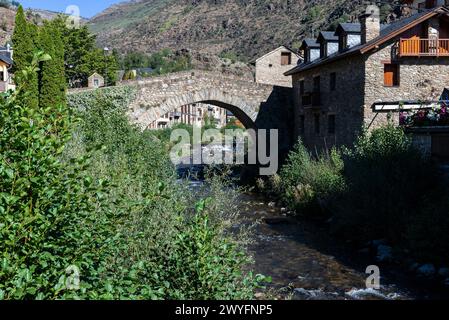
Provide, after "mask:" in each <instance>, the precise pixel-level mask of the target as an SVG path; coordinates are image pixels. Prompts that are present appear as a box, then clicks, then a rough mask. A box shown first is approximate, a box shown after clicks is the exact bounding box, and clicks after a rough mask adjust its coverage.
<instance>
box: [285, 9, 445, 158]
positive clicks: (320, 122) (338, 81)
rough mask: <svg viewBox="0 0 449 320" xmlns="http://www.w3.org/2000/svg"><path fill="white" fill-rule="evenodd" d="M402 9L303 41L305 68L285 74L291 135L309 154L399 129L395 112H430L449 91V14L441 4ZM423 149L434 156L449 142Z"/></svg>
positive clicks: (430, 140) (436, 139)
mask: <svg viewBox="0 0 449 320" xmlns="http://www.w3.org/2000/svg"><path fill="white" fill-rule="evenodd" d="M403 2H404V3H405V4H408V5H410V6H413V7H412V9H413V10H414V14H413V15H412V16H410V17H407V18H403V19H401V20H398V21H395V22H393V23H392V24H389V25H382V24H381V21H380V15H379V10H378V8H377V7H375V6H369V7H368V9H367V12H366V14H363V15H362V16H360V23H341V24H340V25H339V26H338V27H337V29H336V31H335V32H334V34H333V36H332V34H331V33H329V32H321V33H320V35H319V37H318V38H317V39H316V40H313V39H306V40H304V41H303V44H302V46H301V49H302V50H303V51H304V57H305V61H304V63H302V64H301V65H299V66H297V67H295V68H292V69H291V70H289V71H288V72H286V73H285V75H286V76H292V82H293V87H294V100H295V135H296V136H300V137H301V138H302V139H303V142H304V143H305V145H306V146H307V147H309V148H310V149H311V150H323V149H328V148H330V147H332V146H341V145H351V144H353V143H354V141H355V138H356V137H357V135H358V134H359V133H360V132H361V130H362V128H364V127H365V128H368V129H373V128H378V127H380V126H382V125H384V124H386V123H387V122H388V121H390V119H391V120H392V121H394V122H395V123H396V124H399V117H400V116H399V113H400V111H403V110H408V109H414V108H423V107H430V105H431V104H432V103H431V102H432V101H435V100H438V99H439V97H440V96H441V94H442V92H443V90H444V89H445V88H446V87H449V10H448V9H447V8H445V7H442V6H440V5H441V3H440V1H403ZM443 2H445V1H443ZM446 2H447V1H446ZM444 4H445V3H444ZM415 7H416V8H417V9H415ZM336 47H337V48H338V49H336ZM318 53H319V56H318ZM427 102H428V105H426V103H427ZM421 138H422V137H421ZM422 142H423V143H424V144H427V145H426V146H425V147H426V148H434V149H438V146H436V145H437V144H438V145H440V146H441V145H446V146H449V136H447V135H444V134H443V135H431V134H427V136H426V137H424V140H423V141H422ZM439 149H441V147H440V148H439ZM443 149H444V147H443ZM446 149H449V148H446ZM446 152H447V151H446ZM448 155H449V154H448Z"/></svg>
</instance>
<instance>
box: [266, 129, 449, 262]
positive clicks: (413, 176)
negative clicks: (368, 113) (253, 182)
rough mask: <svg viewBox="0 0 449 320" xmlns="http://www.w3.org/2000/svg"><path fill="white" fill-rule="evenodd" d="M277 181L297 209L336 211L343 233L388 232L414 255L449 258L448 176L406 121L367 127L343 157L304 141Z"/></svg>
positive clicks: (380, 235)
mask: <svg viewBox="0 0 449 320" xmlns="http://www.w3.org/2000/svg"><path fill="white" fill-rule="evenodd" d="M261 184H262V185H263V183H261ZM271 188H272V190H273V191H274V192H275V194H277V195H279V196H280V198H281V199H282V201H283V202H284V203H286V205H288V206H289V207H290V208H292V209H295V210H297V212H298V213H299V214H304V213H306V214H314V215H315V213H316V211H317V210H319V212H323V211H324V212H328V213H329V214H332V216H333V219H332V224H331V229H332V231H333V232H334V233H335V234H336V235H338V236H341V237H342V238H344V239H345V240H350V241H352V242H355V243H359V244H364V243H366V242H367V241H370V240H375V239H386V240H387V241H388V242H389V243H390V244H392V245H394V246H395V247H396V248H398V249H403V250H408V252H409V257H410V256H411V257H412V258H414V259H420V260H422V261H423V262H427V261H433V262H447V257H448V253H449V245H448V243H449V235H448V232H447V230H448V228H449V212H448V207H449V196H448V191H449V190H448V187H447V182H445V181H444V179H442V178H441V173H440V172H439V171H438V169H437V167H436V166H435V164H434V163H433V162H432V161H431V160H430V159H428V158H426V157H424V156H423V154H422V153H421V152H420V151H419V150H417V149H415V148H414V147H413V145H412V144H411V140H410V139H409V137H408V136H407V135H406V134H405V133H404V131H403V129H402V128H396V127H394V126H392V125H388V126H386V127H384V128H380V129H377V130H374V131H373V132H371V133H368V132H365V133H363V134H362V135H361V136H360V138H359V139H358V141H357V142H356V143H355V145H354V147H353V148H352V149H349V150H345V152H343V155H342V157H341V156H339V155H338V153H336V152H332V153H331V155H330V156H325V155H324V156H320V158H319V159H318V160H317V159H313V158H311V157H310V155H309V153H308V152H307V150H306V149H305V147H304V146H303V145H302V144H301V143H300V144H299V145H298V146H297V147H296V149H295V150H294V151H293V152H292V153H291V154H290V156H289V159H288V161H287V164H286V165H285V166H284V167H283V168H282V171H281V175H280V177H274V178H272V179H271Z"/></svg>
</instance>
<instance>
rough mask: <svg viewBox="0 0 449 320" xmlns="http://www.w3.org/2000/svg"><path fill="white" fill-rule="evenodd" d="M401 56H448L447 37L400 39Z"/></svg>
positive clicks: (448, 44) (448, 43) (448, 45)
mask: <svg viewBox="0 0 449 320" xmlns="http://www.w3.org/2000/svg"><path fill="white" fill-rule="evenodd" d="M399 55H400V56H401V57H449V39H420V38H412V39H400V42H399Z"/></svg>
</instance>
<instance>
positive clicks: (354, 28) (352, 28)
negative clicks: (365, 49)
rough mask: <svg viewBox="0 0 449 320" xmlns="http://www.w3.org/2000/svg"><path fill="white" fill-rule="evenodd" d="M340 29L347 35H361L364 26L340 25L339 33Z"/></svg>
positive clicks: (353, 24) (354, 24) (355, 24)
mask: <svg viewBox="0 0 449 320" xmlns="http://www.w3.org/2000/svg"><path fill="white" fill-rule="evenodd" d="M338 29H341V30H343V31H344V32H347V33H361V32H362V25H361V24H360V23H349V22H348V23H340V24H339V25H338V28H337V31H338ZM337 31H336V32H335V34H336V33H337Z"/></svg>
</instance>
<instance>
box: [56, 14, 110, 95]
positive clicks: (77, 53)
mask: <svg viewBox="0 0 449 320" xmlns="http://www.w3.org/2000/svg"><path fill="white" fill-rule="evenodd" d="M66 19H67V17H64V16H59V17H58V18H56V19H54V20H53V21H52V25H53V26H54V27H55V28H56V29H58V32H59V33H60V34H61V35H62V39H63V46H64V61H65V76H66V80H67V83H68V85H69V87H71V88H78V87H83V86H87V79H88V77H89V76H91V75H92V74H93V73H94V72H98V73H99V74H101V75H102V76H104V77H105V82H106V83H107V85H114V84H115V82H116V81H117V69H118V64H117V58H118V57H117V54H116V53H113V54H105V52H104V51H103V49H98V48H97V47H96V45H95V36H94V35H92V34H91V33H90V32H89V29H88V28H87V26H82V27H81V28H68V27H67V25H66Z"/></svg>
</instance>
